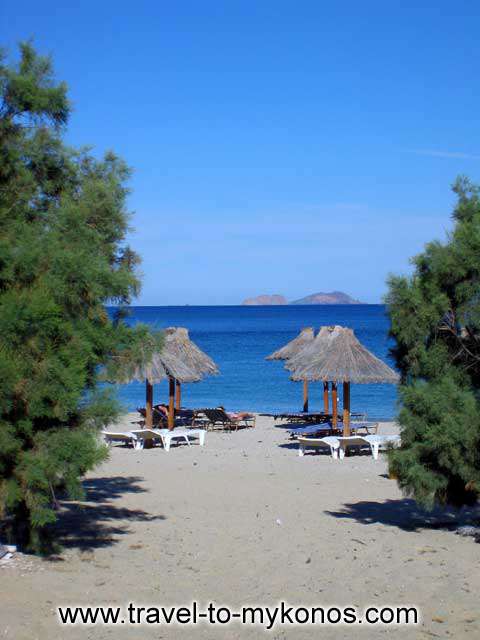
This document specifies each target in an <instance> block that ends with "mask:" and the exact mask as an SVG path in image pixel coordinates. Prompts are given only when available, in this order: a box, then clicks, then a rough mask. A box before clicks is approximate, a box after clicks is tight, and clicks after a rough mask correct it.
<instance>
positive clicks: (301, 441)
mask: <svg viewBox="0 0 480 640" xmlns="http://www.w3.org/2000/svg"><path fill="white" fill-rule="evenodd" d="M308 448H323V449H325V448H328V449H330V455H331V456H332V458H333V459H334V460H337V458H338V451H339V448H340V443H339V441H338V438H337V437H336V436H325V437H324V438H303V437H300V438H298V455H299V456H303V455H304V454H305V449H308Z"/></svg>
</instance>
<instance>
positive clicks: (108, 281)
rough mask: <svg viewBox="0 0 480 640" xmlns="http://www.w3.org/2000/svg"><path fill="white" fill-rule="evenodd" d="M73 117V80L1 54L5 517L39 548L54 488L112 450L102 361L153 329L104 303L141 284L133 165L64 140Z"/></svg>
mask: <svg viewBox="0 0 480 640" xmlns="http://www.w3.org/2000/svg"><path fill="white" fill-rule="evenodd" d="M68 115H69V103H68V99H67V94H66V86H65V85H64V84H55V82H54V80H53V75H52V67H51V63H50V60H49V59H48V58H44V57H41V56H38V55H37V54H36V52H35V51H34V49H33V47H32V46H31V44H29V43H27V44H22V45H21V50H20V62H19V64H18V65H16V66H8V65H7V64H6V63H5V62H4V61H3V60H0V517H1V518H2V519H3V520H4V522H6V530H7V534H8V535H9V536H10V537H11V538H13V539H14V540H15V541H16V542H17V543H19V544H24V545H25V546H27V547H28V546H29V547H30V548H34V549H37V550H38V549H44V548H45V541H46V537H45V536H46V533H47V531H48V526H49V525H51V524H52V523H53V522H54V521H55V519H56V506H57V504H56V494H57V493H58V492H59V491H62V492H66V494H67V495H69V496H71V497H75V498H78V497H80V496H81V483H80V478H81V476H82V475H83V474H84V473H85V472H86V471H87V470H89V469H91V468H92V467H93V466H95V465H96V464H98V463H99V462H100V461H102V460H103V459H105V456H106V449H105V447H104V446H103V445H102V444H100V442H99V438H98V428H99V427H101V426H104V425H105V424H107V423H108V422H109V421H111V420H112V419H113V418H114V417H115V415H116V413H117V412H118V406H117V404H116V401H115V399H114V398H113V397H112V396H110V395H109V393H108V392H104V393H103V394H102V393H100V392H98V391H96V385H97V379H98V372H99V370H101V369H102V368H104V367H105V366H106V365H107V364H108V363H109V362H110V361H111V360H112V358H115V357H117V356H118V354H119V353H121V352H127V351H128V350H131V348H132V344H135V343H136V341H138V340H139V339H140V338H139V336H143V337H144V336H145V329H144V328H140V329H139V330H134V329H132V328H129V327H128V326H127V325H126V324H125V323H124V322H122V321H121V318H118V319H117V320H116V321H113V322H112V321H111V319H110V318H109V316H108V314H107V312H106V310H105V305H106V304H112V303H116V304H118V305H120V306H121V305H125V304H128V303H129V301H130V298H131V296H132V295H134V294H136V293H137V292H138V288H139V281H138V279H137V276H136V273H135V269H136V265H137V263H138V258H137V256H136V255H135V253H134V252H133V251H132V250H131V249H130V248H129V247H128V246H126V245H125V235H126V232H127V230H128V218H129V216H128V212H127V210H126V205H125V202H126V197H127V194H128V190H127V188H126V186H125V183H126V180H127V179H128V177H129V170H128V168H127V167H126V165H125V164H124V163H123V162H122V161H121V160H120V159H119V158H117V157H116V156H115V155H114V154H112V153H108V154H107V155H106V156H105V157H104V158H103V159H101V160H97V159H95V158H93V157H92V156H91V155H89V153H88V151H85V150H73V149H69V148H68V147H66V146H65V145H64V143H63V141H62V133H63V128H64V126H65V124H66V123H67V120H68ZM87 398H88V400H87Z"/></svg>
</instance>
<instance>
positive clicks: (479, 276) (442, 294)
mask: <svg viewBox="0 0 480 640" xmlns="http://www.w3.org/2000/svg"><path fill="white" fill-rule="evenodd" d="M453 190H454V192H455V193H456V195H457V204H456V207H455V210H454V212H453V220H454V228H453V230H452V232H451V233H450V234H449V235H448V238H447V241H446V242H444V243H440V242H431V243H429V244H428V245H427V246H426V247H425V250H424V252H423V253H421V254H420V255H418V256H416V257H415V258H414V259H413V264H414V267H415V269H414V273H413V275H412V276H411V277H409V278H406V277H391V278H390V281H389V293H388V296H387V304H388V309H389V314H390V318H391V335H392V337H393V338H394V340H395V347H394V349H393V353H394V355H395V358H396V362H397V366H398V368H399V369H400V371H401V374H402V384H401V387H400V399H401V410H400V414H399V421H400V425H401V428H402V444H401V447H400V448H399V449H398V450H396V451H392V452H391V453H390V470H391V471H392V472H393V473H394V474H395V475H396V477H397V478H398V482H399V485H400V487H401V488H402V489H403V491H404V492H405V493H406V494H407V495H411V496H413V497H414V498H415V499H416V500H417V501H418V502H419V503H420V504H421V505H423V506H425V507H432V506H433V505H434V504H449V505H455V506H461V505H465V504H472V503H474V502H476V501H477V499H478V496H479V493H480V404H479V402H480V396H479V387H480V195H479V188H478V187H477V186H475V185H473V184H472V183H471V182H470V181H469V180H468V179H467V178H459V179H458V180H457V182H456V183H455V185H454V187H453Z"/></svg>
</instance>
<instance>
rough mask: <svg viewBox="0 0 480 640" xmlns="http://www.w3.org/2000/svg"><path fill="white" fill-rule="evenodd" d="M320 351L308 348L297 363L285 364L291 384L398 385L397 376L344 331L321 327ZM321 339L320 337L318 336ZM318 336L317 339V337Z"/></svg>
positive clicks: (337, 327) (340, 328) (343, 329)
mask: <svg viewBox="0 0 480 640" xmlns="http://www.w3.org/2000/svg"><path fill="white" fill-rule="evenodd" d="M322 329H325V331H324V333H323V340H324V342H323V349H321V350H320V349H318V346H317V348H315V346H314V343H312V344H311V345H309V346H307V347H306V348H305V349H304V350H303V351H302V352H301V354H299V356H298V358H297V360H296V361H295V360H290V361H289V362H287V365H286V366H287V368H289V369H290V370H291V371H292V372H293V373H292V376H291V378H292V380H304V379H306V380H310V381H313V380H323V381H324V382H325V381H334V382H355V383H361V384H369V383H378V382H384V383H391V384H395V383H397V382H398V381H399V376H398V374H397V373H396V372H395V371H394V370H393V369H391V368H390V367H389V366H388V365H386V364H385V363H384V362H383V361H382V360H380V359H379V358H377V357H376V356H374V355H373V353H371V352H370V351H369V350H368V349H366V348H365V347H364V346H363V345H362V344H361V343H360V342H359V341H358V339H357V338H356V337H355V334H354V333H353V330H352V329H348V328H346V327H340V326H335V327H322ZM319 336H320V334H319ZM319 336H317V338H318V337H319Z"/></svg>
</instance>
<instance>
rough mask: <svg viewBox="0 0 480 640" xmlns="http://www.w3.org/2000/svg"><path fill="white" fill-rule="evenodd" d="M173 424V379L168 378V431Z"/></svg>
mask: <svg viewBox="0 0 480 640" xmlns="http://www.w3.org/2000/svg"><path fill="white" fill-rule="evenodd" d="M174 426H175V380H174V378H172V377H169V378H168V428H169V429H170V431H171V430H172V429H173V427H174Z"/></svg>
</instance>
